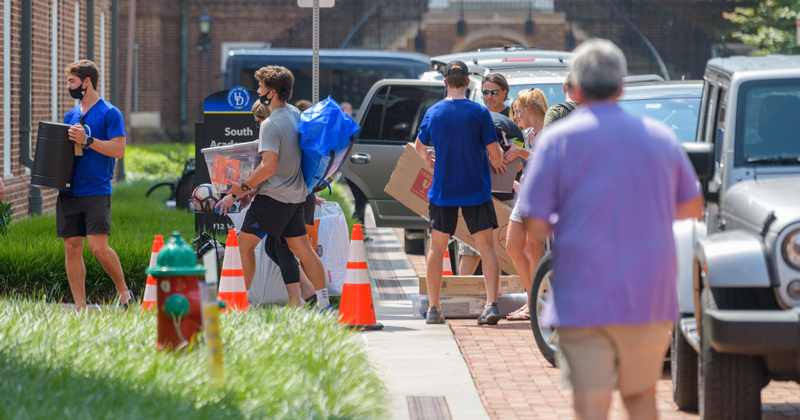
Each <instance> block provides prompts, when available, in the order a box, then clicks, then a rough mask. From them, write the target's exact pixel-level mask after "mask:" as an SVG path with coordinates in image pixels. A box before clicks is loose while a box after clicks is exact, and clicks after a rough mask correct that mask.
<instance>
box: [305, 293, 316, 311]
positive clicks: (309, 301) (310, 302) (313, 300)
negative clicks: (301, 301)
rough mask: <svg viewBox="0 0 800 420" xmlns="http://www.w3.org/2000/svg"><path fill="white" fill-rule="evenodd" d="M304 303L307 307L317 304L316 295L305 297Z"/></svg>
mask: <svg viewBox="0 0 800 420" xmlns="http://www.w3.org/2000/svg"><path fill="white" fill-rule="evenodd" d="M306 305H307V306H308V307H309V308H312V307H315V306H317V295H316V294H313V295H311V297H310V298H308V299H306Z"/></svg>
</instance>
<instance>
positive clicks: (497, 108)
mask: <svg viewBox="0 0 800 420" xmlns="http://www.w3.org/2000/svg"><path fill="white" fill-rule="evenodd" d="M481 93H482V94H483V103H484V104H486V108H489V111H492V112H496V113H498V114H503V115H505V116H506V117H507V116H508V112H509V111H510V108H509V107H507V106H506V101H507V100H508V81H506V78H505V77H504V76H503V75H502V74H500V73H489V74H487V75H486V76H484V77H483V80H482V81H481Z"/></svg>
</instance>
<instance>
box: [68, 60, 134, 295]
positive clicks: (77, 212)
mask: <svg viewBox="0 0 800 420" xmlns="http://www.w3.org/2000/svg"><path fill="white" fill-rule="evenodd" d="M64 72H65V73H66V74H67V89H68V90H69V94H70V96H71V97H72V98H74V99H77V100H79V101H80V103H79V104H78V106H76V107H75V108H73V109H72V110H71V111H69V112H67V114H66V115H64V124H71V125H72V127H70V129H69V139H70V140H72V141H74V142H75V143H77V144H79V145H81V147H82V148H83V156H76V157H75V172H74V176H73V181H72V191H69V192H68V191H60V192H59V193H58V200H57V201H56V231H57V233H58V237H59V238H63V239H64V250H65V252H66V258H65V266H66V270H67V278H68V279H69V288H70V290H71V291H72V298H73V300H74V301H75V307H76V308H77V309H78V310H80V309H83V308H85V307H86V267H85V266H84V264H83V238H84V237H86V242H88V244H89V250H91V251H92V254H94V256H95V257H96V258H97V259H98V260H99V261H100V264H101V265H102V266H103V269H104V270H105V271H106V273H108V275H109V276H110V277H111V280H113V281H114V284H115V285H116V287H117V293H118V294H119V303H120V305H121V306H123V307H127V306H128V305H129V304H131V303H132V302H133V293H132V292H131V291H129V290H128V286H127V285H126V284H125V275H124V274H123V272H122V265H121V264H120V262H119V257H117V253H116V252H114V250H113V249H111V248H110V247H109V246H108V235H109V234H110V233H111V189H112V188H111V178H113V177H114V163H115V161H116V159H121V158H122V156H123V155H124V154H125V124H124V122H123V119H122V113H121V112H119V109H117V108H116V107H115V106H114V105H111V104H110V103H108V102H106V101H105V100H104V99H102V98H100V96H99V95H98V94H97V91H96V89H97V81H98V79H99V78H100V72H99V71H98V70H97V66H96V65H95V64H94V63H93V62H91V61H89V60H81V61H76V62H74V63H72V64H70V65H68V66H67V67H66V69H65V70H64Z"/></svg>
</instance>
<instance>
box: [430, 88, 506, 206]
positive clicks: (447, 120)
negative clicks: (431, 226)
mask: <svg viewBox="0 0 800 420" xmlns="http://www.w3.org/2000/svg"><path fill="white" fill-rule="evenodd" d="M419 140H420V141H421V142H422V143H423V144H425V145H426V146H430V145H433V149H434V150H435V151H436V162H435V164H434V171H433V184H432V185H431V188H430V190H429V191H428V200H430V202H431V203H433V204H435V205H437V206H440V207H451V206H476V205H479V204H483V203H485V202H487V201H491V200H492V181H491V177H490V173H489V158H488V157H487V154H486V146H488V145H490V144H492V143H494V142H496V141H497V134H496V133H495V130H494V123H492V116H491V114H490V113H489V110H488V109H486V107H484V106H483V105H480V104H478V103H476V102H473V101H471V100H469V99H443V100H441V101H439V102H437V103H436V104H435V105H434V106H432V107H430V109H428V112H426V113H425V118H424V119H423V120H422V124H421V125H420V127H419Z"/></svg>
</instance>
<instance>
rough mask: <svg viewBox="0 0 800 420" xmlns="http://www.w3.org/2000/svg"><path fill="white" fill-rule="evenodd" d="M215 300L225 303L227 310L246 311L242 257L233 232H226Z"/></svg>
mask: <svg viewBox="0 0 800 420" xmlns="http://www.w3.org/2000/svg"><path fill="white" fill-rule="evenodd" d="M217 298H219V300H220V302H225V303H226V304H227V306H226V307H227V308H231V309H233V310H235V311H246V310H248V302H247V290H246V289H245V287H244V272H242V257H241V256H240V255H239V238H237V237H236V231H235V230H229V231H228V243H227V244H226V245H225V259H223V260H222V274H221V275H220V278H219V293H217Z"/></svg>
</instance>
